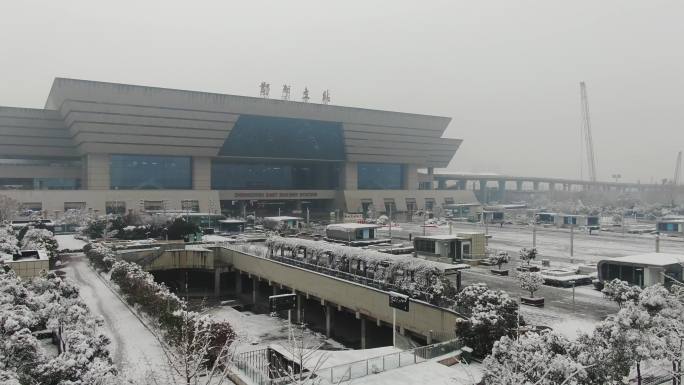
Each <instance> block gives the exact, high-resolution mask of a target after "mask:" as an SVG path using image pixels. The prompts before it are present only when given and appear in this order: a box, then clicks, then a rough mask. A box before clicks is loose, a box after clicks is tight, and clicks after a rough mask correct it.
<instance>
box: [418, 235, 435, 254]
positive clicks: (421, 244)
mask: <svg viewBox="0 0 684 385" xmlns="http://www.w3.org/2000/svg"><path fill="white" fill-rule="evenodd" d="M415 248H416V251H419V252H424V253H432V254H435V241H430V240H427V239H417V240H416V241H415Z"/></svg>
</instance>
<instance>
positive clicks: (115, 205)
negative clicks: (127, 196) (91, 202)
mask: <svg viewBox="0 0 684 385" xmlns="http://www.w3.org/2000/svg"><path fill="white" fill-rule="evenodd" d="M105 212H106V213H107V214H118V215H124V214H126V202H123V201H111V202H105Z"/></svg>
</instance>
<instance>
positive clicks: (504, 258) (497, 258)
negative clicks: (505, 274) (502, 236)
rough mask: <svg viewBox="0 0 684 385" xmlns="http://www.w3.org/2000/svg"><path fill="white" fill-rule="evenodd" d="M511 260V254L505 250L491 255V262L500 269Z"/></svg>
mask: <svg viewBox="0 0 684 385" xmlns="http://www.w3.org/2000/svg"><path fill="white" fill-rule="evenodd" d="M508 261H510V256H509V255H508V253H507V252H505V251H499V252H498V253H496V254H494V255H492V256H491V257H489V262H490V263H492V264H494V265H496V266H497V267H498V268H499V270H501V265H503V264H505V263H508Z"/></svg>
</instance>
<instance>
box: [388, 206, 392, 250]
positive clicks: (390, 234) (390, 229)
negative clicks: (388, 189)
mask: <svg viewBox="0 0 684 385" xmlns="http://www.w3.org/2000/svg"><path fill="white" fill-rule="evenodd" d="M388 211H389V239H390V245H391V244H392V205H391V204H390V205H389V210H388Z"/></svg>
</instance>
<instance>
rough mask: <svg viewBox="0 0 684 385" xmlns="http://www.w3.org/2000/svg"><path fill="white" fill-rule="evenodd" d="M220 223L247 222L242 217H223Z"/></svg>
mask: <svg viewBox="0 0 684 385" xmlns="http://www.w3.org/2000/svg"><path fill="white" fill-rule="evenodd" d="M218 223H246V222H245V221H243V220H242V219H221V220H219V221H218Z"/></svg>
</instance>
